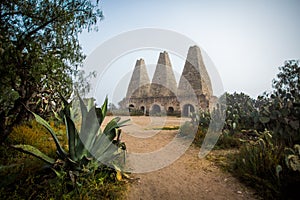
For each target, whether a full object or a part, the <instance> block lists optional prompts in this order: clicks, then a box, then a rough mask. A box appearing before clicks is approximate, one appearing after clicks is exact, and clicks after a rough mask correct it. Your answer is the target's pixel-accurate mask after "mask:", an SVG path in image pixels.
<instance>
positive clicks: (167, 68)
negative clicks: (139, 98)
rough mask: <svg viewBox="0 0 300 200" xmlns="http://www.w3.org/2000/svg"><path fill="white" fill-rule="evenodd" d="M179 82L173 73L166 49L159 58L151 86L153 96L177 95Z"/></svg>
mask: <svg viewBox="0 0 300 200" xmlns="http://www.w3.org/2000/svg"><path fill="white" fill-rule="evenodd" d="M176 91H177V83H176V80H175V76H174V73H173V69H172V65H171V61H170V58H169V55H168V53H167V52H166V51H164V52H161V53H160V55H159V58H158V62H157V65H156V69H155V72H154V76H153V79H152V82H151V86H150V96H151V97H168V96H170V97H171V96H172V97H173V96H176Z"/></svg>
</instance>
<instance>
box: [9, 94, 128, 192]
mask: <svg viewBox="0 0 300 200" xmlns="http://www.w3.org/2000/svg"><path fill="white" fill-rule="evenodd" d="M79 100H80V108H81V116H82V124H81V130H80V132H79V131H77V129H76V128H75V124H74V122H73V120H72V115H74V112H73V109H72V107H71V104H69V103H67V101H65V100H64V102H65V104H64V110H63V111H62V115H63V118H64V121H65V125H66V134H67V136H68V137H67V138H68V151H65V149H64V148H63V147H62V146H61V144H60V141H59V140H58V138H57V134H56V133H55V131H54V130H53V129H52V128H51V126H50V125H49V124H48V123H47V122H46V121H45V120H43V119H42V118H41V117H40V116H38V115H36V114H34V113H33V115H34V116H35V119H36V121H37V122H38V123H39V124H41V125H43V126H44V127H45V128H46V129H47V130H48V132H49V133H50V135H51V137H52V138H53V141H54V143H55V145H56V149H57V155H58V159H57V160H55V159H53V158H50V157H48V156H47V155H45V154H43V153H42V152H41V151H39V150H38V149H37V148H35V147H33V146H30V145H13V147H14V148H16V149H17V150H20V151H22V152H25V153H28V154H31V155H33V156H35V157H37V158H39V159H41V160H43V161H44V162H46V163H48V164H50V165H51V167H52V169H53V170H54V172H55V173H56V174H57V176H58V177H62V178H63V179H65V178H66V177H68V179H69V180H71V182H72V185H73V187H75V188H77V187H78V186H80V185H81V183H79V182H78V181H77V179H80V177H82V176H87V175H88V174H91V173H94V172H95V171H99V170H100V169H101V168H103V166H106V165H107V166H110V167H114V168H115V169H116V170H117V171H120V170H121V168H122V165H123V164H124V162H125V149H126V146H125V143H123V142H121V141H120V135H121V130H120V129H119V128H120V127H122V126H123V125H124V124H125V123H126V122H127V121H122V122H120V118H117V117H116V118H114V119H112V120H111V121H110V122H109V123H108V124H107V125H106V127H105V128H104V130H103V132H102V130H101V128H100V126H101V124H102V122H103V120H104V118H105V116H106V112H107V99H106V100H105V102H104V104H103V105H102V107H101V108H100V111H101V114H100V116H98V117H97V116H96V112H95V106H94V105H93V102H92V100H91V101H90V103H89V105H92V106H91V108H90V109H88V107H86V106H85V104H84V102H83V100H82V99H81V98H79Z"/></svg>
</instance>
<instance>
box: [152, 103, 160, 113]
mask: <svg viewBox="0 0 300 200" xmlns="http://www.w3.org/2000/svg"><path fill="white" fill-rule="evenodd" d="M151 112H152V114H158V113H160V112H161V109H160V106H159V105H157V104H154V105H153V106H152V109H151Z"/></svg>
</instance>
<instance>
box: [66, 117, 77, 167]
mask: <svg viewBox="0 0 300 200" xmlns="http://www.w3.org/2000/svg"><path fill="white" fill-rule="evenodd" d="M65 124H66V131H67V136H68V145H69V153H70V158H71V159H72V160H73V161H77V160H78V159H77V158H78V157H77V155H76V154H77V152H76V144H77V139H78V137H77V135H78V132H77V130H76V128H75V124H74V122H73V121H72V120H71V118H70V117H69V116H65Z"/></svg>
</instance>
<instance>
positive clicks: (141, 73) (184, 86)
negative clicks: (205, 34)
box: [120, 46, 213, 116]
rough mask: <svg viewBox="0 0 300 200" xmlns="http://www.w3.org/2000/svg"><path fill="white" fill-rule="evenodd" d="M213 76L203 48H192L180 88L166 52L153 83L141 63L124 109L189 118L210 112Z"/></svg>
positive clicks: (134, 76)
mask: <svg viewBox="0 0 300 200" xmlns="http://www.w3.org/2000/svg"><path fill="white" fill-rule="evenodd" d="M212 94H213V93H212V87H211V82H210V78H209V75H208V73H207V70H206V67H205V65H204V62H203V58H202V55H201V51H200V48H199V47H197V46H192V47H190V48H189V51H188V55H187V58H186V62H185V65H184V68H183V72H182V74H181V77H180V80H179V84H178V87H177V83H176V79H175V76H174V73H173V69H172V65H171V61H170V58H169V55H168V53H167V52H166V51H164V52H162V53H160V55H159V59H158V62H157V65H156V69H155V72H154V76H153V78H152V81H151V82H150V79H149V76H148V72H147V69H146V65H145V61H144V60H143V59H139V60H137V61H136V65H135V68H134V71H133V74H132V77H131V80H130V83H129V86H128V90H127V94H126V97H125V98H124V99H123V100H122V102H121V103H120V105H122V107H123V108H125V107H126V108H129V109H130V110H139V111H142V112H144V113H145V114H146V113H150V114H151V113H154V114H157V113H166V114H175V113H176V114H180V113H181V114H182V115H184V116H187V115H189V113H190V112H193V111H195V110H197V109H203V110H206V109H208V108H209V101H210V98H211V97H212Z"/></svg>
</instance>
